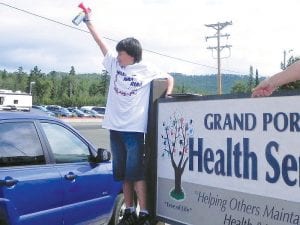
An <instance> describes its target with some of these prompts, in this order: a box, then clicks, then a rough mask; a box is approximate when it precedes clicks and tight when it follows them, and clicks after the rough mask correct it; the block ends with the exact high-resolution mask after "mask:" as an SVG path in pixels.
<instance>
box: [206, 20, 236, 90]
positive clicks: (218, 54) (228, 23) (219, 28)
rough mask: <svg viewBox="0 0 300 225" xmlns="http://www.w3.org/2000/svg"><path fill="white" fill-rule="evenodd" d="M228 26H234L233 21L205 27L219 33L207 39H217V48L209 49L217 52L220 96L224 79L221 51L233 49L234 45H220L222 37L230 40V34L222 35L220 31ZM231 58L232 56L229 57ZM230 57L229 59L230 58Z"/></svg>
mask: <svg viewBox="0 0 300 225" xmlns="http://www.w3.org/2000/svg"><path fill="white" fill-rule="evenodd" d="M228 25H232V21H230V22H224V23H219V22H218V23H216V24H205V26H207V27H211V28H213V29H215V30H216V31H217V33H216V34H215V35H213V36H207V37H205V39H206V41H207V39H210V38H217V46H214V47H208V48H207V49H210V50H212V51H213V50H214V49H215V50H216V51H217V60H218V76H217V87H218V94H219V95H221V94H222V78H221V51H222V50H223V49H224V48H229V50H230V47H232V45H222V46H221V45H220V38H221V37H226V38H227V39H228V37H229V36H230V34H221V33H220V31H221V30H222V29H223V28H225V27H226V26H228ZM229 56H230V55H229ZM229 56H228V57H229Z"/></svg>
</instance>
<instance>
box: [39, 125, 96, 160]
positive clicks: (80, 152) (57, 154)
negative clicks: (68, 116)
mask: <svg viewBox="0 0 300 225" xmlns="http://www.w3.org/2000/svg"><path fill="white" fill-rule="evenodd" d="M41 124H42V127H43V129H44V132H45V134H46V137H47V139H48V142H49V144H50V147H51V149H52V152H53V155H54V159H55V162H56V163H73V162H82V161H87V160H88V157H89V155H90V153H89V148H88V146H87V145H86V144H85V143H84V142H82V141H81V140H80V139H79V138H78V137H77V136H76V135H74V134H73V133H72V132H71V131H69V130H68V129H66V128H64V127H62V126H60V125H58V124H52V123H44V122H43V123H41Z"/></svg>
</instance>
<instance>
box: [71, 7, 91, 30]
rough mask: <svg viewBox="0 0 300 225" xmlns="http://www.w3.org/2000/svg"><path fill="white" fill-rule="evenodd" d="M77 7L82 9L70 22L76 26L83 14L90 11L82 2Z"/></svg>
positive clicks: (81, 19)
mask: <svg viewBox="0 0 300 225" xmlns="http://www.w3.org/2000/svg"><path fill="white" fill-rule="evenodd" d="M78 7H79V8H81V9H82V11H81V12H80V13H78V15H77V16H75V18H74V19H73V20H72V23H74V24H75V25H76V26H78V25H79V24H80V23H81V22H82V21H83V19H84V17H85V14H87V13H90V12H91V11H92V10H91V9H90V8H86V7H85V6H84V5H83V3H82V2H81V3H80V4H79V5H78Z"/></svg>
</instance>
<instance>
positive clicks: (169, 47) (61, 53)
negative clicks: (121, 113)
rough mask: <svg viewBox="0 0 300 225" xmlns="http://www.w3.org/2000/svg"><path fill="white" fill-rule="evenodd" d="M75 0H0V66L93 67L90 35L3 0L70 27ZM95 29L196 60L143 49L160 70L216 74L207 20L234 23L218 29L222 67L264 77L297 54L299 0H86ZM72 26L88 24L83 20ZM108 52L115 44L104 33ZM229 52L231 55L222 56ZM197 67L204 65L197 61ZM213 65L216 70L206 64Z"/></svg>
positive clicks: (96, 55)
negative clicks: (221, 46)
mask: <svg viewBox="0 0 300 225" xmlns="http://www.w3.org/2000/svg"><path fill="white" fill-rule="evenodd" d="M80 2H81V1H76V0H42V1H41V0H0V16H1V19H0V70H3V69H6V70H8V71H16V70H17V68H18V67H20V66H22V67H23V68H24V70H25V71H30V70H31V69H32V68H33V67H34V66H36V65H37V66H38V67H39V68H40V69H41V70H42V72H45V73H48V72H50V71H52V70H55V71H63V72H69V71H70V68H71V66H74V67H75V70H76V72H77V73H85V72H88V73H94V72H95V73H98V72H100V71H101V70H102V69H103V67H102V59H103V57H102V55H101V53H100V50H99V49H98V47H97V45H96V44H95V42H94V41H93V39H92V38H91V36H90V34H88V33H85V32H83V31H79V30H76V29H72V28H68V27H65V26H62V25H59V24H56V23H53V22H49V21H46V20H43V19H41V18H38V17H35V16H32V15H28V14H25V13H23V12H20V11H18V10H16V9H12V8H9V7H6V6H4V5H3V4H1V3H5V4H9V5H11V6H14V7H17V8H20V9H23V10H27V11H30V12H32V13H35V14H38V15H41V16H44V17H47V18H50V19H53V20H56V21H59V22H61V23H64V24H67V25H70V26H73V24H72V22H71V21H72V19H73V17H74V16H75V15H76V14H77V13H78V12H79V11H80V9H79V8H78V7H77V5H78V4H79V3H80ZM83 2H84V4H85V5H86V6H89V7H90V8H91V9H92V20H93V22H94V25H95V27H96V29H97V30H98V32H99V33H100V34H101V35H102V36H104V37H106V38H109V39H113V40H116V41H119V40H121V39H123V38H126V37H136V38H137V39H139V40H140V42H141V43H142V46H143V48H144V49H146V50H150V51H154V52H157V53H159V54H163V55H168V56H172V57H176V58H181V59H184V60H187V61H192V62H195V63H197V64H200V65H195V64H191V63H187V62H183V61H180V60H174V59H170V58H168V57H163V56H160V55H157V54H153V53H151V52H149V51H144V55H143V58H144V60H146V61H149V62H151V63H152V64H156V65H157V67H159V68H161V69H162V70H164V71H166V72H179V73H185V74H193V75H201V74H208V73H209V74H210V73H217V61H216V59H214V58H213V57H215V56H216V53H215V52H214V53H213V54H212V52H211V50H208V49H207V47H209V46H216V39H209V40H208V41H207V42H206V40H205V37H206V36H212V35H215V33H216V31H215V30H214V29H212V28H208V27H206V26H205V24H214V23H217V22H226V21H232V25H229V26H227V27H225V28H224V29H223V30H222V31H221V33H222V34H226V33H227V34H230V37H229V38H228V39H226V38H222V39H221V45H226V44H228V45H232V48H231V52H229V51H228V49H224V50H223V51H222V54H221V55H222V56H223V57H227V58H224V59H222V66H221V69H222V73H238V74H248V73H249V67H250V65H252V66H253V67H254V69H258V71H259V74H260V75H262V76H270V75H272V74H273V73H276V72H279V71H280V62H281V61H283V51H284V50H286V51H288V50H290V49H293V51H292V52H290V53H288V54H287V56H288V57H289V56H290V55H291V54H292V55H294V56H299V55H300V44H299V42H300V29H299V9H300V1H299V0H272V1H271V0H101V1H98V0H85V1H83ZM78 28H80V29H83V30H87V29H86V27H85V25H84V24H80V25H79V26H78ZM105 42H106V43H107V44H108V45H109V47H110V48H111V49H112V50H113V51H114V47H115V45H116V42H114V41H110V40H108V39H105ZM229 55H230V57H228V56H229ZM201 65H203V66H201ZM211 67H214V68H211Z"/></svg>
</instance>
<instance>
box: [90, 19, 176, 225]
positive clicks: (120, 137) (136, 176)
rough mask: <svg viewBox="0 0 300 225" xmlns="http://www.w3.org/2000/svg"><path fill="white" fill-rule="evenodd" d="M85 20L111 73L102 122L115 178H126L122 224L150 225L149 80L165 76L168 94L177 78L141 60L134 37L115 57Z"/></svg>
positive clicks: (125, 43) (123, 42)
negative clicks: (147, 163)
mask: <svg viewBox="0 0 300 225" xmlns="http://www.w3.org/2000/svg"><path fill="white" fill-rule="evenodd" d="M85 23H86V25H87V27H88V29H89V31H90V33H91V34H92V36H93V38H94V40H95V41H96V43H97V44H98V46H99V47H100V50H101V52H102V54H103V56H104V60H103V65H104V67H105V69H106V70H107V71H108V73H109V75H110V76H111V78H110V85H109V92H108V97H107V105H106V112H105V117H104V121H103V124H102V126H103V127H105V128H107V129H109V130H110V143H111V151H112V154H113V173H114V178H115V179H116V180H119V181H123V193H124V198H125V204H126V209H125V213H124V216H123V218H122V220H121V221H120V223H119V225H150V221H149V218H150V216H149V213H148V211H147V208H146V205H147V204H146V192H147V189H146V182H145V176H144V172H145V171H144V170H145V165H144V149H143V146H144V133H145V132H146V129H147V120H148V107H149V94H150V83H151V81H152V80H154V79H157V78H166V79H167V91H166V95H169V94H171V93H172V89H173V84H174V80H173V77H172V76H170V75H169V74H166V73H161V72H158V71H156V70H155V69H153V68H151V67H149V66H148V65H146V64H144V63H142V62H141V60H142V47H141V45H140V43H139V41H138V40H136V39H135V38H126V39H124V40H121V41H120V42H119V43H118V44H117V46H116V50H117V53H118V56H117V57H114V56H113V55H112V53H111V52H110V51H109V50H108V48H107V46H106V45H105V44H104V42H103V41H102V39H101V38H100V36H99V35H98V34H97V32H96V31H95V29H94V27H93V25H92V23H91V21H90V19H89V15H88V14H87V15H86V18H85ZM134 192H135V193H136V195H137V198H138V201H139V205H140V213H139V217H137V214H136V211H135V205H134Z"/></svg>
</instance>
